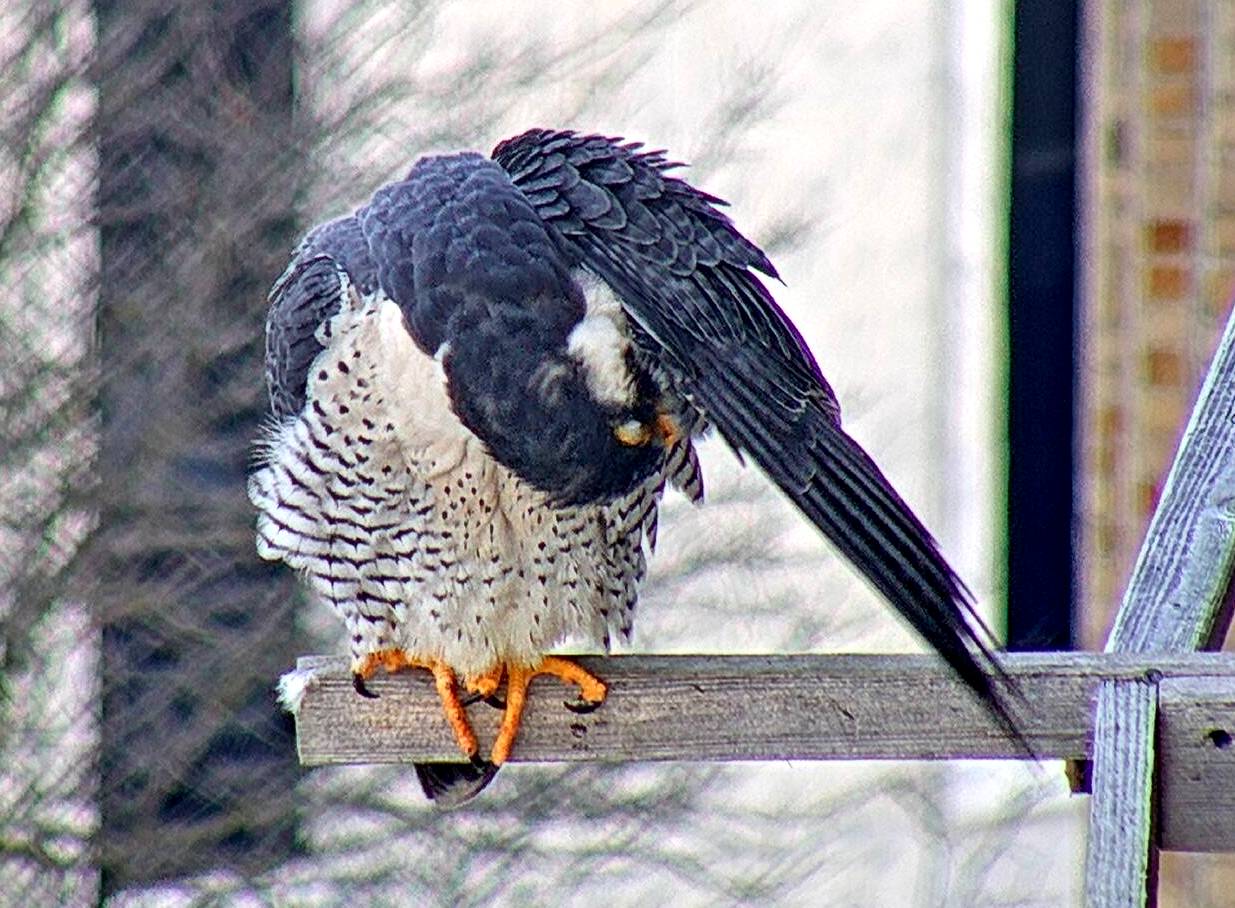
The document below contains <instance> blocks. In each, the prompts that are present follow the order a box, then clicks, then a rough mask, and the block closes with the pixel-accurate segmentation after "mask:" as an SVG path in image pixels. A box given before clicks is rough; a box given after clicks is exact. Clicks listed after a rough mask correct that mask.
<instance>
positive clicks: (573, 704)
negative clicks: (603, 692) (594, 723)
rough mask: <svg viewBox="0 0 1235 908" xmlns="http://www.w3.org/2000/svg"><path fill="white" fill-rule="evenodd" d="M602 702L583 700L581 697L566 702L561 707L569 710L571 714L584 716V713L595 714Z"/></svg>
mask: <svg viewBox="0 0 1235 908" xmlns="http://www.w3.org/2000/svg"><path fill="white" fill-rule="evenodd" d="M604 702H605V701H604V700H584V699H583V698H582V697H579V698H578V699H575V700H567V701H566V702H564V703H563V704H562V705H563V706H565V707H566V708H567V709H569V710H570V711H571V712H572V713H579V714H580V715H584V714H586V713H594V712H596V710H597V709H599V708H600V704H602V703H604Z"/></svg>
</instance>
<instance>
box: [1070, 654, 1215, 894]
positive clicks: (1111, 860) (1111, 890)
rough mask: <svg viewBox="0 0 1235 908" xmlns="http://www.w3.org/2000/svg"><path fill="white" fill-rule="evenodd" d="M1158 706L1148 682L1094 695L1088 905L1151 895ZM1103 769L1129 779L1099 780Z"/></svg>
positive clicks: (1105, 775) (1121, 684) (1104, 688)
mask: <svg viewBox="0 0 1235 908" xmlns="http://www.w3.org/2000/svg"><path fill="white" fill-rule="evenodd" d="M1227 683H1228V684H1229V683H1230V682H1227ZM1157 706H1158V685H1157V683H1156V682H1155V681H1153V680H1149V679H1148V678H1141V679H1137V680H1121V681H1104V682H1103V683H1102V685H1101V688H1100V689H1099V693H1098V706H1097V710H1096V719H1095V728H1094V739H1095V742H1096V746H1097V747H1098V748H1104V749H1101V750H1100V751H1099V752H1100V753H1102V754H1103V756H1104V757H1105V760H1104V761H1103V762H1102V763H1099V764H1096V765H1095V767H1094V769H1095V771H1094V777H1093V797H1092V800H1091V802H1090V809H1089V843H1088V848H1087V851H1086V861H1085V889H1086V900H1085V904H1086V905H1092V906H1098V908H1133V906H1139V905H1144V904H1146V899H1147V898H1149V899H1152V897H1153V893H1154V892H1155V891H1156V886H1155V885H1154V881H1155V877H1156V866H1155V865H1156V858H1157V852H1156V850H1155V848H1154V847H1153V844H1154V843H1153V842H1152V841H1151V838H1150V837H1151V835H1152V830H1153V823H1152V817H1151V813H1152V811H1153V807H1154V798H1153V784H1154V779H1153V767H1154V761H1153V756H1154V751H1153V747H1154V734H1155V732H1156V727H1155V725H1156V720H1157ZM1103 766H1106V767H1111V766H1119V767H1126V769H1127V771H1126V772H1099V771H1098V769H1099V768H1100V767H1103Z"/></svg>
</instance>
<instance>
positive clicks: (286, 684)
mask: <svg viewBox="0 0 1235 908" xmlns="http://www.w3.org/2000/svg"><path fill="white" fill-rule="evenodd" d="M316 683H317V672H315V671H314V670H313V669H311V668H294V669H292V670H291V671H290V672H288V673H287V674H285V675H283V677H281V678H280V679H279V685H278V694H279V705H280V706H282V707H283V708H284V709H285V710H287V711H288V712H289V713H291V714H292V715H293V716H298V715H300V703H301V701H303V700H304V695H305V691H307V690H308V689H309V688H310V687H312V686H313V685H315V684H316Z"/></svg>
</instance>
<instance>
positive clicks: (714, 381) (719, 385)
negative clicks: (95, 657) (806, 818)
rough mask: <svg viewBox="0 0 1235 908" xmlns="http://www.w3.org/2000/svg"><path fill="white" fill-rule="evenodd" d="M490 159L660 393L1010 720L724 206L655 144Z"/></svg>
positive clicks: (982, 660) (959, 611)
mask: <svg viewBox="0 0 1235 908" xmlns="http://www.w3.org/2000/svg"><path fill="white" fill-rule="evenodd" d="M494 160H496V161H497V162H498V163H499V164H501V165H502V166H503V167H504V168H505V169H506V170H507V172H508V173H509V174H510V175H511V178H512V179H513V181H514V183H515V185H516V186H518V187H519V188H520V189H521V190H522V191H523V193H524V195H525V196H526V197H527V199H528V201H529V202H531V204H532V205H533V206H534V207H535V208H536V210H537V211H538V212H539V213H540V216H541V217H542V218H543V219H544V221H545V223H546V224H547V225H549V227H550V229H551V230H552V231H553V232H554V234H555V235H556V236H557V237H558V240H559V242H560V243H561V244H562V247H563V249H564V250H566V252H567V254H568V255H569V256H570V257H571V258H572V259H573V260H574V261H575V262H576V263H577V264H580V265H582V266H584V267H586V268H588V269H590V270H591V271H593V272H595V273H596V274H597V275H598V276H600V277H601V278H603V279H604V280H605V281H606V282H608V284H609V285H610V286H611V287H612V288H613V289H614V291H615V292H616V293H617V295H618V296H619V297H620V298H621V300H622V302H623V304H624V306H625V307H626V309H627V312H628V313H629V314H630V316H631V317H632V318H633V319H634V321H635V322H636V323H637V325H638V327H639V328H640V329H641V330H640V331H639V332H638V340H639V342H640V344H641V345H642V346H643V348H644V353H645V354H646V355H647V356H649V357H650V358H652V359H654V360H655V361H657V363H658V364H659V366H660V367H661V368H662V369H663V370H664V374H666V375H667V376H668V377H669V380H670V381H671V382H672V383H673V384H674V385H675V387H674V388H673V390H674V391H675V392H676V393H677V394H679V395H681V396H682V397H683V398H685V399H686V400H687V401H689V402H690V403H691V404H692V405H693V406H694V407H696V408H698V409H699V410H700V411H701V412H702V414H703V415H704V417H705V418H706V419H707V420H708V421H709V422H710V423H711V424H712V425H714V426H716V428H717V429H718V430H719V431H720V433H721V435H722V436H723V437H724V438H725V440H726V441H727V442H728V443H729V444H730V445H731V446H732V447H733V448H735V449H736V450H737V451H738V452H739V453H742V454H747V455H749V456H750V457H752V458H754V460H755V461H756V462H757V463H758V464H759V465H760V466H761V467H762V468H763V469H764V470H765V471H766V472H767V474H768V475H769V476H770V477H771V479H772V480H773V481H774V482H775V483H776V484H777V485H778V486H779V487H780V488H781V489H782V490H783V491H784V492H785V494H787V495H788V496H789V497H790V499H792V500H793V502H794V503H795V504H796V505H797V506H798V507H799V508H800V509H801V510H802V512H803V513H804V514H805V515H806V516H807V517H808V518H809V519H810V520H811V521H812V522H813V523H814V524H815V525H816V526H817V527H818V528H819V529H820V530H821V531H822V532H823V534H824V535H825V536H826V537H827V538H828V539H829V540H831V542H832V543H833V544H834V545H835V546H836V547H837V548H838V549H839V550H840V551H841V552H842V553H843V554H844V555H845V556H846V557H847V558H848V559H849V560H850V561H851V562H852V563H853V564H854V565H855V566H856V567H857V568H858V570H860V571H861V572H862V573H863V574H864V575H865V576H866V578H867V579H868V580H869V581H870V582H871V583H872V584H873V585H874V586H875V588H876V589H878V590H879V592H880V593H882V594H883V595H884V596H885V597H886V598H887V599H888V600H889V601H890V602H891V603H892V605H893V606H895V607H896V609H897V610H898V611H899V612H900V613H901V614H902V615H903V616H904V617H905V618H906V619H907V620H908V621H909V623H910V624H911V625H912V626H913V627H914V628H915V629H916V630H917V631H918V632H919V633H920V634H921V635H922V636H923V637H924V638H925V639H926V640H927V642H929V643H930V644H931V645H932V646H933V647H934V648H935V649H936V650H937V651H938V652H939V653H940V654H941V655H942V656H943V657H944V658H945V659H946V660H947V661H948V663H949V664H950V665H951V666H952V668H953V669H954V670H955V671H956V672H957V673H958V674H959V675H960V676H961V677H962V678H963V679H964V680H965V681H966V682H967V683H968V684H969V685H970V686H971V687H972V688H973V689H974V690H975V691H976V692H977V693H978V694H979V696H981V697H982V698H983V700H984V701H985V702H986V703H987V704H988V705H989V706H990V707H991V709H992V710H993V712H994V713H995V714H996V715H997V716H998V717H999V718H1000V719H1001V720H1002V721H1003V722H1004V724H1005V725H1007V726H1008V727H1010V728H1011V727H1012V723H1011V721H1010V720H1009V718H1008V715H1007V711H1006V708H1005V706H1004V705H1003V704H1004V701H1003V698H1002V694H1001V692H1000V691H997V690H996V688H995V685H994V683H993V677H999V676H1001V672H1000V671H999V667H998V663H997V661H996V659H995V657H994V656H993V654H992V653H991V650H990V649H989V648H988V646H987V644H986V643H985V641H984V640H983V638H982V637H981V636H980V634H979V632H978V630H977V629H976V628H975V623H976V618H974V616H973V610H972V606H971V604H970V598H969V594H968V591H967V590H966V589H965V587H964V585H963V584H962V583H961V581H960V580H959V578H958V577H957V576H956V574H955V573H954V572H953V571H952V569H951V568H950V567H949V566H948V564H947V562H946V561H945V560H944V558H943V556H942V555H941V553H940V552H939V549H938V547H937V546H936V544H935V542H934V540H933V539H932V538H931V536H930V534H929V533H928V532H927V530H926V529H925V527H923V525H922V524H921V522H920V521H919V520H918V519H917V517H915V516H914V514H913V512H912V511H910V509H909V507H908V506H907V505H906V504H905V503H904V502H903V501H902V500H901V498H900V496H899V495H898V494H897V493H896V491H895V490H894V489H893V488H892V486H891V485H890V484H889V483H888V481H887V479H885V478H884V476H883V474H882V473H881V472H880V470H879V469H878V467H877V466H876V465H875V464H874V462H873V461H872V460H871V459H870V458H869V457H868V456H867V454H866V453H865V451H863V450H862V449H861V447H859V446H858V444H857V443H856V442H854V441H853V440H852V439H850V438H849V436H848V435H846V434H845V432H844V431H843V430H842V429H841V426H840V408H839V406H838V405H837V402H836V398H835V396H834V395H833V393H832V390H831V388H829V387H828V384H827V382H826V381H825V380H824V378H823V376H822V374H821V373H820V371H819V367H818V364H817V363H816V362H815V359H814V357H813V356H812V355H811V353H810V351H809V350H808V349H807V347H806V344H805V343H804V342H803V340H802V337H801V336H800V334H799V333H798V332H797V330H796V329H795V328H794V327H793V325H792V324H791V323H790V322H789V320H788V318H787V317H786V316H785V315H784V313H783V312H782V311H781V310H780V308H779V307H778V306H777V305H776V303H775V302H774V301H773V299H772V297H771V295H770V294H769V293H768V291H767V289H766V288H765V287H764V285H763V283H762V282H761V281H760V280H759V278H758V277H757V276H756V275H755V274H754V273H753V272H754V271H759V272H762V273H763V274H765V275H768V276H771V277H776V272H775V269H774V268H773V267H772V265H771V263H770V262H769V261H768V259H767V257H766V256H765V255H764V254H763V253H762V252H761V251H760V250H759V249H758V248H756V247H755V246H754V244H752V243H751V242H749V241H748V240H747V239H746V238H745V237H743V236H742V235H741V234H740V233H738V231H737V230H736V229H735V228H734V227H733V225H732V223H731V222H730V221H729V219H728V218H727V217H726V216H725V215H724V214H722V213H721V212H720V211H719V210H718V208H717V206H718V205H721V204H723V203H722V202H721V201H720V200H718V199H716V198H715V197H713V196H709V195H707V194H705V193H702V192H699V191H698V190H696V189H694V188H693V187H691V186H690V185H688V184H687V183H685V182H684V181H682V180H680V179H677V178H674V177H672V176H669V175H668V173H667V171H669V170H670V169H672V168H673V167H676V166H678V165H675V164H672V163H670V162H668V161H666V160H665V158H664V155H663V153H662V152H642V151H641V150H640V146H638V145H634V144H620V142H619V141H617V140H613V139H607V138H603V137H599V136H579V135H576V134H573V133H570V132H550V131H546V130H533V131H531V132H528V133H525V134H524V135H521V136H518V137H516V138H514V139H510V140H508V141H505V142H503V143H501V144H500V145H498V146H497V148H496V149H495V150H494ZM971 622H973V623H971Z"/></svg>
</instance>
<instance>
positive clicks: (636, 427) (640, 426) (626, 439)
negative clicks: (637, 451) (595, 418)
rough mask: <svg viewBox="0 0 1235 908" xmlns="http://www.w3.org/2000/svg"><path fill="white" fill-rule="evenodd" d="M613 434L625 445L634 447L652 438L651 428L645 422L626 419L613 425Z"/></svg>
mask: <svg viewBox="0 0 1235 908" xmlns="http://www.w3.org/2000/svg"><path fill="white" fill-rule="evenodd" d="M613 436H614V438H616V439H617V440H618V441H620V442H621V443H622V444H624V445H626V446H627V447H631V448H635V447H639V446H640V445H645V444H647V443H648V442H649V441H651V440H652V429H651V427H650V426H648V425H647V423H642V422H639V420H637V419H628V420H626V422H624V423H621V424H619V425H617V426H614V427H613Z"/></svg>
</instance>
